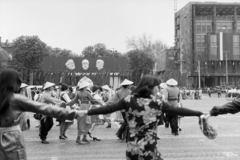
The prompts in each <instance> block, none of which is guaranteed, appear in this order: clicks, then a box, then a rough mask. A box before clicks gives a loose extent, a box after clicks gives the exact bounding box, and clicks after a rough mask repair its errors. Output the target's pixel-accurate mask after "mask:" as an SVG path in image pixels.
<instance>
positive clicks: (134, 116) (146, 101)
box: [80, 75, 203, 160]
mask: <svg viewBox="0 0 240 160" xmlns="http://www.w3.org/2000/svg"><path fill="white" fill-rule="evenodd" d="M158 86H159V81H158V79H157V78H156V77H154V76H151V75H146V76H144V77H143V78H142V79H141V80H140V82H139V85H138V86H137V87H136V89H135V90H134V91H133V92H132V95H129V96H127V97H126V98H124V99H122V100H120V101H119V102H118V103H116V104H112V105H107V106H105V107H99V108H96V109H90V110H86V111H80V112H81V113H82V114H83V115H84V114H86V115H97V114H107V113H112V112H115V111H118V110H125V111H126V119H127V123H128V127H129V135H128V142H127V151H126V157H127V159H128V160H130V159H131V160H135V159H142V160H150V159H156V160H162V158H161V154H160V152H159V151H158V150H157V134H156V128H157V126H158V122H159V120H160V118H161V114H162V111H164V112H166V113H171V114H177V115H183V116H198V117H200V116H201V115H202V114H203V113H202V112H200V111H194V110H190V109H187V108H177V107H173V106H171V105H169V104H168V103H166V102H164V101H162V100H161V97H159V96H158V95H157V93H158V92H159V90H158Z"/></svg>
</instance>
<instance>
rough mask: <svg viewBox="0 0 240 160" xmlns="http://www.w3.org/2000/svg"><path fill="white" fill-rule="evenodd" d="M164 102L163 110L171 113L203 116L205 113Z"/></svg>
mask: <svg viewBox="0 0 240 160" xmlns="http://www.w3.org/2000/svg"><path fill="white" fill-rule="evenodd" d="M162 103H163V106H162V107H163V108H162V110H163V112H166V113H170V114H176V115H180V116H201V115H202V114H203V113H202V112H200V111H195V110H191V109H188V108H182V107H173V106H172V105H170V104H168V103H166V102H164V101H163V102H162Z"/></svg>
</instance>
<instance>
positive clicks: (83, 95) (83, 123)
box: [67, 82, 100, 144]
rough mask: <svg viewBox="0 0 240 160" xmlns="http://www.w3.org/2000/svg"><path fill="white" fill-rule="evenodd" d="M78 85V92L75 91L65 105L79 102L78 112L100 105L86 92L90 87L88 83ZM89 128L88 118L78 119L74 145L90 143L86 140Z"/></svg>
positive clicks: (89, 120) (90, 123)
mask: <svg viewBox="0 0 240 160" xmlns="http://www.w3.org/2000/svg"><path fill="white" fill-rule="evenodd" d="M78 85H79V87H78V88H79V90H78V91H77V93H76V95H75V97H74V99H72V100H71V101H70V102H68V103H67V105H69V106H72V105H74V104H75V103H78V101H79V100H80V101H81V105H80V110H86V109H89V108H90V106H91V104H100V102H99V101H97V100H96V99H94V98H93V97H92V95H91V93H90V92H89V91H88V87H89V85H90V84H89V83H87V82H81V83H79V84H78ZM90 103H91V104H90ZM91 126H92V122H91V117H90V116H84V117H81V118H79V119H78V122H77V127H78V135H77V139H76V143H78V144H88V143H90V142H89V141H88V139H87V134H88V132H89V129H90V128H91Z"/></svg>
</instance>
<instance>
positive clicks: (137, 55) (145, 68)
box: [127, 50, 154, 80]
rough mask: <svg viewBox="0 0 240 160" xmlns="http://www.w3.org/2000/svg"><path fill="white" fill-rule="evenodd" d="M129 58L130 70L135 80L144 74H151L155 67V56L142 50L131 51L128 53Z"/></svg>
mask: <svg viewBox="0 0 240 160" xmlns="http://www.w3.org/2000/svg"><path fill="white" fill-rule="evenodd" d="M127 57H128V60H129V62H128V68H129V70H131V71H132V73H134V74H135V75H134V76H135V80H139V78H140V77H141V76H142V75H144V74H149V73H151V72H152V69H153V67H154V56H153V55H151V54H148V53H146V52H144V51H142V50H131V51H129V52H128V53H127Z"/></svg>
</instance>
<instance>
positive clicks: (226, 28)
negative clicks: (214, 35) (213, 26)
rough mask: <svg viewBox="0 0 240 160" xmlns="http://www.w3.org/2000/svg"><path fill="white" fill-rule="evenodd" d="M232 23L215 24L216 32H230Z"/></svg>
mask: <svg viewBox="0 0 240 160" xmlns="http://www.w3.org/2000/svg"><path fill="white" fill-rule="evenodd" d="M232 27H233V26H232V22H217V32H232Z"/></svg>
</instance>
